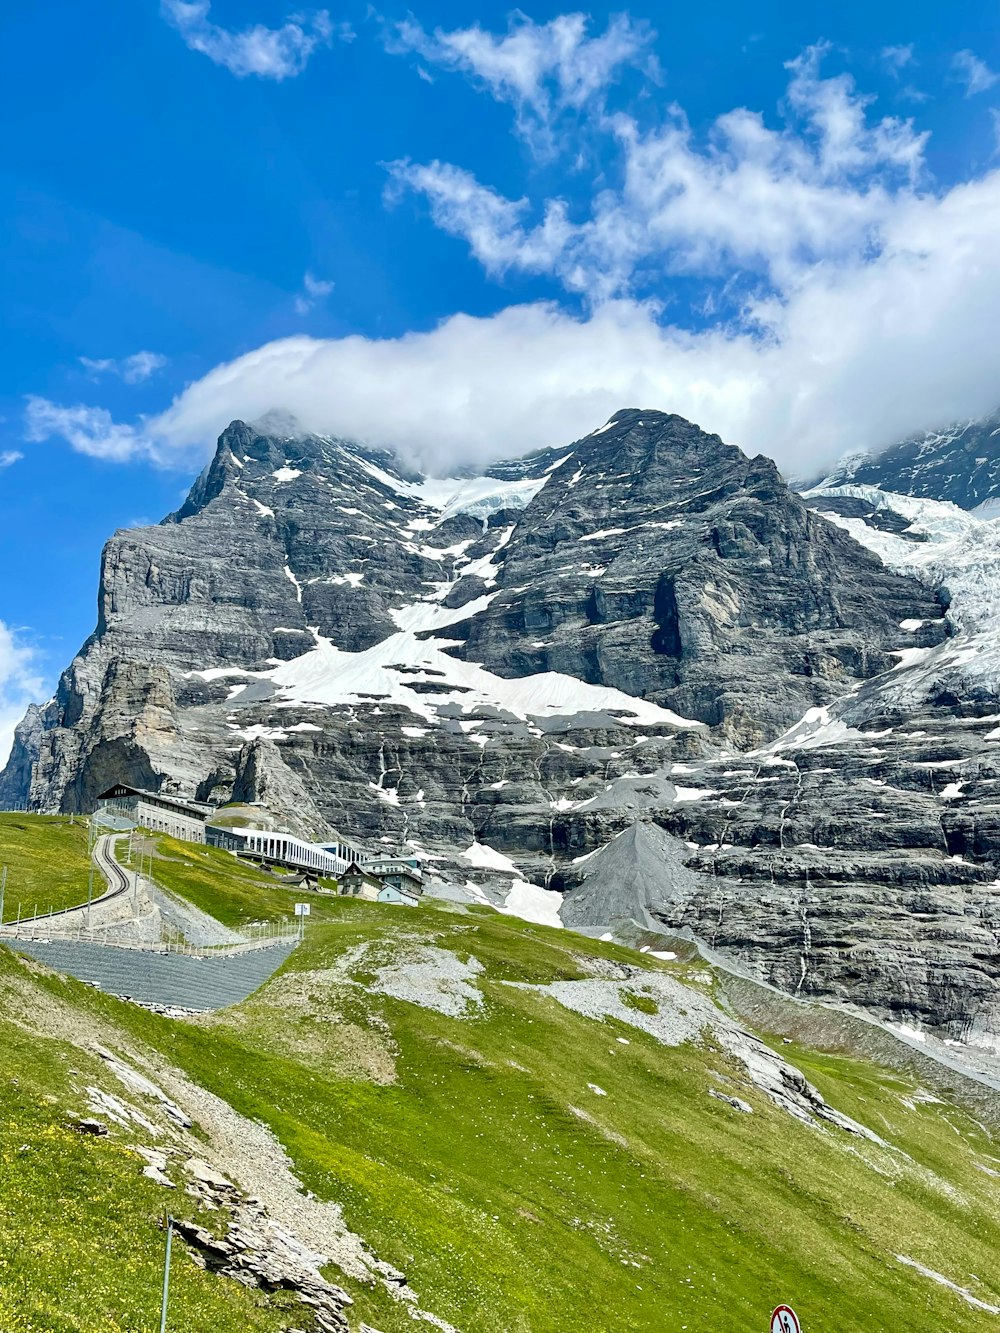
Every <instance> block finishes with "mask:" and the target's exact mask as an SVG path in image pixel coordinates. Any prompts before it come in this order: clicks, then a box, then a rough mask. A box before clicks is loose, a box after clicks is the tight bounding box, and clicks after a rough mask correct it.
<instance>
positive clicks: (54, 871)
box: [0, 812, 105, 921]
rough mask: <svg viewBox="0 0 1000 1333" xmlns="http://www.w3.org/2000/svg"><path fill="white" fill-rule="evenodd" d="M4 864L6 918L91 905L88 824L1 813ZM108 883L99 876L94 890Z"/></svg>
mask: <svg viewBox="0 0 1000 1333" xmlns="http://www.w3.org/2000/svg"><path fill="white" fill-rule="evenodd" d="M0 866H6V867H7V893H6V898H5V903H4V920H5V921H11V920H14V919H15V918H16V916H17V913H18V907H20V911H21V916H22V917H24V916H33V915H34V913H35V909H36V905H37V910H38V911H39V912H47V911H49V910H50V909H52V910H56V911H58V910H59V909H60V908H63V907H75V906H77V905H78V904H79V903H85V902H86V901H87V877H88V871H89V866H90V862H89V860H88V857H87V825H86V824H85V823H83V822H82V821H80V820H76V821H74V822H73V823H72V824H71V823H70V822H69V816H68V815H22V814H14V813H7V812H0ZM104 888H105V884H104V881H103V879H101V878H100V876H97V877H96V878H95V882H94V892H95V893H102V892H103V891H104Z"/></svg>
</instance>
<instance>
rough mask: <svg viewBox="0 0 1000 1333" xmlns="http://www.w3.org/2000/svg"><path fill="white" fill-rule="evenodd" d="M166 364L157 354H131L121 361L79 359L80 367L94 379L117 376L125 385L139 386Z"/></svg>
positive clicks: (83, 357) (90, 358) (103, 358)
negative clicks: (103, 376) (102, 376)
mask: <svg viewBox="0 0 1000 1333" xmlns="http://www.w3.org/2000/svg"><path fill="white" fill-rule="evenodd" d="M166 364H167V358H166V357H165V356H161V355H160V353H159V352H133V353H132V355H131V356H126V357H122V358H121V360H115V359H114V358H113V357H102V358H100V359H98V360H95V359H94V358H93V357H89V356H81V357H80V365H81V366H83V367H84V369H85V370H88V371H90V373H91V375H92V376H93V377H94V378H95V379H97V378H99V377H100V376H101V375H117V376H118V378H119V379H122V380H124V381H125V383H126V384H141V383H142V381H143V380H148V379H149V377H150V375H155V374H156V372H157V371H158V370H162V369H163V367H164V366H165V365H166Z"/></svg>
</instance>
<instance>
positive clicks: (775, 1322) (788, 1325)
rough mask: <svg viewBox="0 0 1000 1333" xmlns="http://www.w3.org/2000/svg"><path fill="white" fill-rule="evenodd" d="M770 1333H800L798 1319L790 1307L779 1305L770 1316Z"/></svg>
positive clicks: (800, 1326)
mask: <svg viewBox="0 0 1000 1333" xmlns="http://www.w3.org/2000/svg"><path fill="white" fill-rule="evenodd" d="M771 1333H802V1325H801V1324H800V1323H799V1317H798V1315H797V1314H796V1313H795V1311H794V1310H793V1309H792V1307H791V1306H790V1305H779V1306H778V1308H777V1309H776V1310H775V1312H774V1314H773V1315H772V1316H771Z"/></svg>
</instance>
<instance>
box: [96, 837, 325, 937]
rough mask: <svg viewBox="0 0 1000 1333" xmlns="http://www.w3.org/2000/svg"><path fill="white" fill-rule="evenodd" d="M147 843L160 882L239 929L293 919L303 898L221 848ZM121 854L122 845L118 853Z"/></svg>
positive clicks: (155, 839) (168, 841)
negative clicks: (253, 923)
mask: <svg viewBox="0 0 1000 1333" xmlns="http://www.w3.org/2000/svg"><path fill="white" fill-rule="evenodd" d="M143 842H144V844H145V845H148V844H149V843H150V842H151V844H152V846H153V847H154V849H155V850H154V853H153V878H154V879H155V880H156V882H157V883H158V884H161V885H162V886H163V887H164V888H165V889H169V890H171V892H173V893H176V894H178V895H179V896H180V897H182V898H186V899H187V901H188V902H191V903H194V905H195V906H196V907H200V908H201V910H202V911H203V912H208V913H209V914H210V915H212V916H214V917H215V918H216V919H217V920H219V921H221V922H222V923H223V925H226V926H230V927H232V928H233V929H235V930H239V929H240V928H241V927H242V926H245V925H248V924H249V923H250V922H259V921H279V920H283V919H284V918H286V917H291V916H293V914H294V908H295V903H296V902H297V901H299V900H300V899H301V898H302V890H301V889H299V888H289V887H286V886H285V885H283V884H281V883H279V882H278V881H277V880H276V879H275V878H274V876H273V875H270V874H268V873H267V872H266V871H263V870H260V869H258V868H257V867H256V866H254V865H252V864H250V863H248V862H246V861H240V860H237V858H236V857H235V856H232V855H231V854H230V853H229V852H224V851H221V850H220V849H219V848H218V847H203V846H200V845H198V844H195V843H190V842H179V841H178V840H177V839H176V838H169V837H167V836H166V835H164V834H157V835H155V837H153V838H152V839H149V838H148V837H147V838H144V839H143ZM123 855H124V849H123V848H122V849H120V850H119V856H120V857H121V856H123ZM321 883H323V884H324V885H326V884H328V881H325V880H324V881H321ZM330 883H332V881H331V882H330ZM310 902H315V903H317V904H322V902H323V898H322V896H316V897H315V898H313V897H310ZM315 910H317V909H316V908H314V911H315ZM320 910H321V909H320Z"/></svg>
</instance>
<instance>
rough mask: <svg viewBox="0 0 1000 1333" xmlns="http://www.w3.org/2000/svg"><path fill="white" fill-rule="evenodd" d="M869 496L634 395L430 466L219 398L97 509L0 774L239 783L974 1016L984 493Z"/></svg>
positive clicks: (45, 784) (976, 1023)
mask: <svg viewBox="0 0 1000 1333" xmlns="http://www.w3.org/2000/svg"><path fill="white" fill-rule="evenodd" d="M890 500H891V497H888V498H887V497H885V496H883V495H882V494H881V493H880V492H878V491H876V490H873V489H872V488H865V487H857V486H850V487H840V488H836V489H835V490H834V491H832V492H831V491H830V490H829V488H827V490H826V491H824V492H823V493H816V494H812V495H809V496H806V497H804V498H803V497H801V496H799V495H798V494H796V493H795V492H794V491H793V490H791V489H789V487H788V486H786V485H785V483H784V482H783V481H782V480H781V478H780V476H779V474H778V472H777V470H776V469H775V467H774V465H773V464H772V463H771V462H770V461H769V460H768V459H766V458H763V457H758V458H754V459H749V458H747V457H746V456H745V455H743V454H742V453H741V452H740V451H739V450H738V449H736V448H733V447H732V446H729V445H726V444H725V443H723V442H722V441H721V440H720V439H719V438H718V437H717V436H713V435H708V434H706V433H705V432H703V431H701V430H700V429H699V428H698V427H696V426H694V425H692V424H691V423H689V422H686V421H684V420H682V419H681V418H679V417H675V416H669V415H664V414H662V413H657V412H645V411H638V410H628V411H623V412H619V413H618V414H616V416H615V417H613V418H612V419H611V420H610V421H609V422H607V423H606V424H605V425H604V426H601V427H599V428H598V429H597V430H595V431H594V432H592V433H591V434H590V435H588V436H587V437H585V438H584V439H582V440H578V441H576V442H574V443H571V444H568V445H566V446H565V447H563V448H559V449H552V450H547V451H543V452H542V453H540V454H535V455H532V456H528V457H525V458H521V459H513V460H510V461H508V462H504V463H501V464H498V465H496V466H494V467H493V468H491V469H489V470H488V471H487V472H486V473H485V474H484V475H482V476H466V477H460V478H450V479H431V478H424V477H419V476H416V475H414V474H412V473H411V472H409V471H408V470H407V469H405V468H404V467H402V466H401V465H400V464H399V462H398V460H396V459H394V458H393V457H392V456H390V455H387V454H374V453H372V452H370V451H367V450H364V449H362V448H360V447H358V446H357V445H354V444H351V443H349V442H346V441H343V440H337V439H333V438H319V437H315V436H310V437H299V436H296V435H291V434H283V433H281V432H280V431H278V430H276V429H275V428H274V427H271V428H265V427H258V428H255V427H252V426H248V425H246V424H244V423H241V422H235V423H233V425H231V426H230V427H229V428H228V429H227V430H226V431H225V432H224V433H223V435H222V436H221V438H220V440H219V445H218V449H217V452H216V455H215V458H214V459H213V461H212V463H211V464H210V466H209V467H208V469H207V470H206V472H205V473H204V474H203V475H202V477H200V478H199V479H198V481H197V482H196V483H195V485H194V487H193V488H192V491H191V494H190V496H189V497H188V499H187V501H186V502H185V504H184V506H183V507H182V508H181V509H180V510H179V511H178V512H177V513H176V514H174V515H172V516H170V518H168V519H167V520H165V521H164V523H162V524H160V525H158V526H156V527H152V528H144V529H140V530H135V531H129V532H119V533H116V534H115V536H114V537H113V538H112V539H111V541H110V542H109V543H108V545H107V547H106V549H105V552H104V557H103V562H102V570H101V584H100V594H99V610H98V624H97V629H96V630H95V633H94V634H93V635H92V636H91V638H90V639H89V640H88V642H87V643H86V644H85V645H84V647H83V649H82V650H81V652H80V654H79V655H78V656H77V657H76V658H75V659H74V661H73V663H72V664H71V665H70V667H69V668H68V669H67V671H66V672H65V673H64V675H63V677H62V680H61V681H60V684H59V688H58V691H57V694H56V697H55V698H54V699H53V700H52V702H51V703H50V704H49V705H47V706H46V707H45V708H44V709H42V710H38V711H34V712H32V713H31V714H30V715H29V716H28V717H27V718H26V719H25V721H24V723H22V726H21V728H20V729H19V732H18V738H17V741H16V743H15V748H14V752H13V754H12V756H11V760H10V762H9V764H8V766H7V769H6V771H5V773H4V774H3V776H2V777H0V800H2V801H4V802H6V803H8V804H16V805H21V804H26V805H28V806H29V807H31V808H33V809H57V808H58V809H63V810H78V809H86V808H88V807H89V806H90V805H91V804H92V802H93V800H94V797H95V796H96V794H97V793H98V792H99V791H100V790H101V789H102V788H103V787H105V786H107V785H109V784H110V782H111V781H113V780H115V779H123V780H126V781H131V782H136V783H140V784H142V785H151V786H157V787H162V788H164V789H173V790H179V791H186V792H189V793H195V794H197V795H198V796H199V797H200V798H202V799H216V800H226V799H231V798H232V799H238V800H244V801H253V800H266V802H267V804H268V806H269V808H270V809H271V811H272V812H274V813H276V814H277V815H278V817H279V818H280V819H281V820H282V821H283V822H284V823H285V825H286V826H287V827H289V828H291V829H293V830H298V831H301V832H304V833H306V834H314V833H320V832H329V831H330V830H331V829H333V828H338V829H341V830H342V831H344V832H346V833H350V834H351V835H352V836H354V837H356V838H358V839H359V840H361V841H364V842H369V843H371V842H376V841H378V840H383V841H385V842H386V843H392V844H405V845H408V846H410V847H412V848H414V849H416V850H418V851H420V852H421V853H422V854H423V855H424V856H425V857H426V858H427V859H428V861H429V862H430V864H431V865H432V866H433V867H434V871H435V875H436V877H439V878H440V879H442V880H447V881H451V882H453V883H458V884H461V885H464V886H465V891H466V892H467V893H468V894H469V895H471V896H474V897H476V896H478V897H480V898H485V899H486V900H489V901H492V902H494V903H495V904H497V905H500V906H502V907H503V906H506V907H507V910H518V911H522V912H524V911H527V912H528V913H529V914H535V915H538V916H540V917H543V918H544V919H551V918H554V917H555V916H556V913H557V911H559V910H561V911H562V915H563V919H564V920H566V921H567V922H569V923H572V924H575V925H578V926H582V927H585V928H592V929H598V930H600V929H604V928H606V927H609V926H610V927H613V926H614V925H615V923H624V922H627V921H630V920H637V921H640V922H641V923H643V924H644V925H645V926H647V927H655V928H656V929H659V930H665V931H672V932H677V931H682V932H687V933H689V934H693V935H696V936H697V937H698V938H700V939H702V940H704V941H706V943H707V945H708V946H709V947H711V948H714V949H715V950H717V951H718V952H720V953H721V954H724V955H725V956H727V957H728V958H729V959H730V960H732V961H733V962H734V963H736V964H738V965H739V966H742V967H744V968H747V969H749V970H750V971H751V972H752V973H753V974H754V975H755V976H756V977H758V978H760V979H763V980H766V981H768V982H770V983H772V984H775V985H777V986H780V987H781V988H783V989H785V990H787V991H790V992H792V993H794V994H797V995H799V996H803V997H804V996H812V997H821V998H825V999H834V1000H839V1001H842V1002H850V1003H853V1004H856V1005H861V1006H864V1007H865V1008H866V1010H867V1011H868V1012H870V1013H874V1014H876V1015H877V1016H879V1017H881V1018H883V1019H887V1020H891V1021H893V1022H896V1023H897V1024H902V1025H903V1026H905V1027H907V1028H913V1029H914V1030H916V1029H920V1030H921V1033H922V1035H923V1034H924V1033H925V1032H927V1031H929V1032H930V1033H931V1034H935V1033H936V1034H937V1035H938V1036H939V1037H940V1038H941V1039H942V1040H945V1039H947V1040H949V1041H952V1042H958V1043H964V1044H965V1045H963V1047H962V1050H963V1051H967V1050H972V1047H973V1046H975V1049H976V1050H977V1051H979V1050H981V1051H983V1052H986V1053H988V1052H989V1051H990V1050H991V1049H992V1050H996V1049H997V1048H998V1046H1000V994H998V976H1000V961H998V948H997V946H998V930H1000V890H998V889H997V887H996V884H995V881H996V878H997V866H996V865H995V851H994V848H995V845H996V834H997V831H998V822H997V821H998V815H1000V803H998V798H1000V785H998V784H1000V769H997V768H995V761H994V759H993V752H994V748H995V747H994V745H993V740H992V737H991V734H990V733H991V732H992V731H993V730H994V729H996V727H995V723H996V718H995V717H994V716H993V714H997V713H1000V702H998V699H997V693H998V689H1000V679H998V678H997V677H995V676H993V675H990V674H989V672H986V673H982V672H981V673H979V674H976V675H974V676H970V675H969V674H968V672H967V671H966V666H967V664H968V662H969V661H971V660H972V657H973V656H976V655H977V654H978V653H979V648H978V647H976V644H975V643H973V640H976V636H977V635H980V634H982V633H985V632H986V630H984V628H983V626H984V625H985V624H986V622H987V621H988V620H989V616H990V614H991V612H990V610H989V607H986V606H980V603H979V602H977V601H976V597H975V595H974V589H975V588H976V587H977V586H978V585H977V583H976V580H977V578H983V579H985V580H986V582H987V584H988V583H989V577H990V576H989V574H988V572H987V574H983V573H982V567H981V565H975V560H974V558H973V554H974V551H975V548H976V542H977V541H980V540H981V539H982V537H983V534H984V533H989V534H992V531H993V529H992V525H990V524H988V523H985V522H980V521H978V520H976V519H972V518H970V517H969V516H968V515H963V514H962V513H961V511H960V510H957V509H955V508H954V507H953V506H945V507H944V509H945V510H946V511H947V513H948V514H949V515H951V516H952V519H951V521H952V528H951V529H948V528H947V523H944V520H943V519H942V518H941V516H940V515H938V517H937V518H936V519H935V520H934V521H933V522H932V521H931V519H929V518H927V514H929V513H930V512H931V511H930V509H928V510H927V511H926V513H925V514H924V519H923V526H921V523H919V522H917V521H916V520H915V517H914V514H913V513H912V512H910V511H908V510H907V509H906V505H907V504H911V505H916V504H920V503H922V502H917V501H905V500H899V501H896V500H892V502H891V503H890ZM922 512H923V511H922ZM934 512H935V513H937V511H934ZM954 515H959V518H958V519H955V518H954ZM963 522H965V523H967V524H971V525H973V527H974V530H973V528H968V529H963V528H962V527H961V524H962V523H963ZM935 523H937V526H934V524H935ZM942 523H944V527H942V526H941V525H942ZM928 524H930V526H929V527H928V526H927V525H928ZM956 524H957V525H958V526H957V527H956V526H955V525H956ZM946 530H947V532H950V536H947V533H946ZM949 542H950V543H951V544H950V545H949ZM963 552H965V555H964V556H963ZM963 560H964V561H965V566H964V567H965V568H966V574H967V577H966V578H965V581H964V582H963V583H961V585H959V584H957V583H956V582H955V578H954V571H955V568H956V567H963ZM973 566H974V568H973ZM976 571H979V572H978V573H977V572H976ZM980 601H982V598H980ZM977 608H978V609H977ZM977 617H979V618H980V619H979V620H977ZM984 617H985V619H983V618H984ZM973 622H975V623H973ZM980 622H981V623H980ZM997 623H998V624H1000V618H998V621H997ZM976 642H977V643H978V640H977V641H976ZM970 645H971V646H970ZM980 646H981V645H980ZM970 654H971V656H970ZM980 656H981V655H980ZM983 660H985V659H983ZM998 661H1000V656H998ZM963 664H964V665H963ZM963 672H965V674H963ZM997 730H998V734H1000V729H997ZM559 895H564V897H560V896H559ZM970 1044H971V1045H970ZM970 1058H972V1056H970ZM975 1058H979V1056H978V1055H976V1056H975ZM983 1058H986V1055H984V1056H983Z"/></svg>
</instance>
